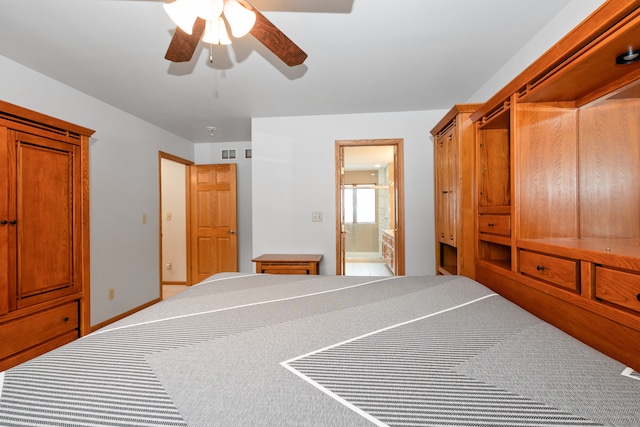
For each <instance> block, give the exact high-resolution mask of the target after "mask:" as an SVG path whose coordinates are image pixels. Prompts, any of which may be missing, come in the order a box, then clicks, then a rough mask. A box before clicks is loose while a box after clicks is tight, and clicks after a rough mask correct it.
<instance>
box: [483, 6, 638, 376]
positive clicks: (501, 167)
mask: <svg viewBox="0 0 640 427" xmlns="http://www.w3.org/2000/svg"><path fill="white" fill-rule="evenodd" d="M639 49H640V4H638V2H637V1H635V2H633V1H626V0H609V1H608V2H605V3H604V4H603V5H602V7H601V8H600V9H598V10H597V11H596V12H594V14H593V15H591V16H590V17H589V18H587V20H585V21H584V22H583V23H582V24H581V25H580V26H578V27H577V28H576V29H575V30H574V31H572V32H571V33H569V34H568V35H567V36H566V37H565V38H564V39H562V40H561V41H560V42H558V44H556V45H555V46H554V47H552V48H551V49H550V50H549V51H548V52H547V53H546V54H545V55H543V56H542V57H541V58H540V59H538V60H537V61H536V62H534V63H533V64H532V65H531V66H530V67H529V68H527V69H526V70H525V71H523V72H522V74H520V75H519V76H518V77H517V78H516V79H514V80H513V81H512V82H511V83H509V85H507V86H506V87H505V88H504V89H502V90H501V91H500V92H498V93H497V94H496V95H495V96H494V97H492V98H491V99H490V100H489V101H488V102H487V103H485V104H483V105H482V106H481V107H480V108H479V109H478V111H477V112H475V113H474V114H473V115H472V120H473V121H474V122H475V125H476V132H477V133H476V144H477V150H478V160H477V165H476V171H475V175H476V177H477V189H476V191H477V193H476V194H477V211H478V223H477V224H478V227H477V247H476V249H477V253H476V274H477V276H476V279H477V280H479V281H480V282H482V283H484V284H486V285H487V286H489V287H491V288H493V289H495V290H496V291H498V292H499V293H501V294H503V295H505V296H507V297H508V298H510V299H512V300H514V301H516V302H517V303H518V304H520V305H522V306H524V307H525V308H527V309H529V310H530V311H532V312H533V313H534V314H536V315H538V316H540V317H542V318H543V319H545V320H547V321H549V322H551V323H553V324H555V325H557V326H559V327H560V328H562V329H564V330H565V331H567V332H569V333H571V334H572V335H574V336H576V337H578V338H580V339H582V340H583V341H585V342H587V343H588V344H590V345H592V346H594V347H595V348H597V349H599V350H601V351H603V352H605V353H607V354H609V355H611V356H612V357H614V358H617V359H619V360H621V361H622V362H624V363H627V364H629V365H630V366H632V367H634V368H635V369H640V352H638V349H639V348H640V62H635V63H629V64H619V63H617V62H616V57H618V56H620V55H628V54H629V52H630V50H631V51H633V50H639ZM639 53H640V51H639Z"/></svg>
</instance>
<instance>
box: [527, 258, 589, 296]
mask: <svg viewBox="0 0 640 427" xmlns="http://www.w3.org/2000/svg"><path fill="white" fill-rule="evenodd" d="M578 271H579V268H578V261H575V260H570V259H565V258H558V257H555V256H552V255H545V254H540V253H537V252H530V251H525V250H520V273H522V274H525V275H527V276H531V277H534V278H536V279H539V280H544V281H546V282H549V283H553V284H554V285H558V286H560V287H562V288H565V289H569V290H571V291H574V292H578V291H579V287H578V285H579V280H578Z"/></svg>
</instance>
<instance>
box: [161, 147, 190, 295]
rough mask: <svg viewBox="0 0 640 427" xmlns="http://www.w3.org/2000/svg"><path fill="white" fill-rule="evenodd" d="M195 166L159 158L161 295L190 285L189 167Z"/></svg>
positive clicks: (174, 157) (164, 155)
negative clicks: (168, 290) (178, 287)
mask: <svg viewBox="0 0 640 427" xmlns="http://www.w3.org/2000/svg"><path fill="white" fill-rule="evenodd" d="M191 165H193V162H191V161H189V160H186V159H182V158H180V157H176V156H173V155H171V154H168V153H163V152H159V154H158V171H159V172H158V173H159V180H158V181H159V183H160V221H159V224H160V291H161V293H160V295H161V296H163V294H164V290H166V289H167V288H169V289H171V287H177V286H185V285H186V286H188V285H191V269H190V268H189V266H190V265H191V251H190V245H189V233H190V206H189V203H188V202H189V167H190V166H191Z"/></svg>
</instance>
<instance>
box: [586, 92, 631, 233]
mask: <svg viewBox="0 0 640 427" xmlns="http://www.w3.org/2000/svg"><path fill="white" fill-rule="evenodd" d="M580 234H581V236H582V237H592V238H606V239H621V238H625V239H640V101H639V100H638V99H617V100H609V101H604V102H601V103H598V104H595V105H593V106H590V107H588V108H586V107H585V108H583V109H581V110H580Z"/></svg>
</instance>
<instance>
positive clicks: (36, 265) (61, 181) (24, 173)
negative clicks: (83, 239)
mask: <svg viewBox="0 0 640 427" xmlns="http://www.w3.org/2000/svg"><path fill="white" fill-rule="evenodd" d="M14 147H15V157H14V159H15V169H14V170H15V173H14V174H13V176H12V179H11V182H10V192H12V191H13V192H14V195H13V196H12V195H10V197H9V199H10V200H15V203H14V204H10V210H12V209H13V210H14V213H13V214H10V216H11V217H12V218H15V221H16V222H15V224H13V225H11V224H10V227H12V228H10V230H11V232H15V233H16V240H17V241H16V255H17V256H16V262H15V264H14V265H15V267H14V268H15V280H16V282H15V283H16V286H15V304H16V307H15V308H22V307H26V306H30V305H33V304H37V303H40V302H43V301H47V300H50V299H54V298H59V297H61V296H64V295H67V294H72V293H74V292H77V291H79V290H80V286H79V285H80V283H81V277H80V275H79V274H80V258H79V255H80V254H78V253H76V251H75V250H74V248H78V247H80V246H79V238H80V235H79V234H80V233H79V232H78V229H79V228H78V227H77V225H74V223H76V224H77V223H78V222H79V221H74V218H80V203H79V200H77V199H78V196H77V194H79V191H74V190H75V189H79V185H80V178H81V177H80V175H81V174H80V173H79V172H80V155H79V154H80V148H79V147H78V146H76V145H73V144H69V143H65V142H60V141H55V140H52V139H47V138H43V137H40V136H35V135H30V134H23V133H19V132H16V133H15V145H14ZM10 268H11V266H10Z"/></svg>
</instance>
